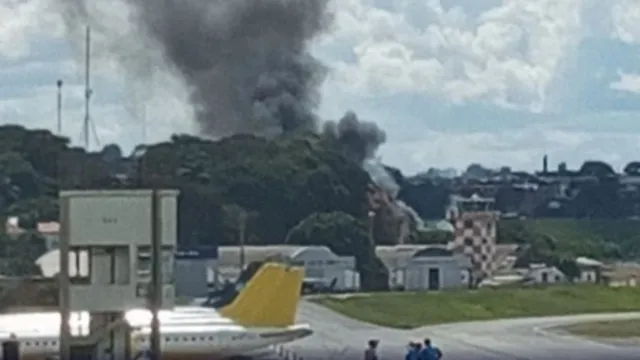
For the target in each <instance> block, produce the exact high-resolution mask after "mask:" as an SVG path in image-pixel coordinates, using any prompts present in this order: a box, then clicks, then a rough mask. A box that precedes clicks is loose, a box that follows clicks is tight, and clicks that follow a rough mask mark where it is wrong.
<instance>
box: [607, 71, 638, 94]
mask: <svg viewBox="0 0 640 360" xmlns="http://www.w3.org/2000/svg"><path fill="white" fill-rule="evenodd" d="M611 88H612V89H615V90H621V91H629V92H632V93H637V94H640V74H626V73H620V79H619V80H618V81H616V82H613V83H611Z"/></svg>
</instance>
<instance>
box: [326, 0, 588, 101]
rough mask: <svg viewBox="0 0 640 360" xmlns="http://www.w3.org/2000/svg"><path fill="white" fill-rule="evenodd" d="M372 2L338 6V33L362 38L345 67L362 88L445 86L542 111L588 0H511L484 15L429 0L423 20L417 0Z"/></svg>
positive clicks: (427, 89) (440, 89)
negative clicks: (388, 6) (384, 5)
mask: <svg viewBox="0 0 640 360" xmlns="http://www.w3.org/2000/svg"><path fill="white" fill-rule="evenodd" d="M365 3H366V1H362V2H359V3H357V2H355V1H351V2H350V6H345V7H339V8H338V16H337V28H338V34H337V35H335V36H334V37H333V38H332V41H333V42H338V41H351V42H355V43H356V44H357V45H356V46H355V47H354V52H355V55H356V61H354V62H352V63H349V64H343V66H341V67H339V71H342V72H346V73H348V74H350V75H348V76H344V75H343V76H342V77H341V79H343V81H344V79H345V78H346V79H347V81H348V82H349V83H351V84H355V85H356V86H354V87H353V90H354V91H357V92H373V93H379V92H381V91H384V92H386V93H393V92H406V91H414V92H422V93H425V94H433V93H437V94H439V95H442V96H445V97H446V98H448V99H450V100H452V101H455V102H464V101H467V100H474V99H484V100H487V101H490V102H493V103H495V104H498V105H502V106H507V107H512V108H525V109H529V110H535V111H541V110H542V109H543V108H544V105H545V96H546V90H547V87H548V86H549V85H550V84H551V82H552V80H553V77H554V74H555V71H556V69H557V67H558V65H559V63H560V62H561V61H562V59H563V57H564V56H565V55H566V54H567V51H570V50H571V49H572V48H573V47H575V46H576V45H577V42H578V40H579V39H580V36H579V35H580V16H579V13H580V11H581V6H582V1H580V0H538V1H527V2H524V1H504V2H503V4H502V5H501V6H499V7H496V8H493V9H491V10H489V11H486V12H484V13H482V14H480V15H479V16H478V17H477V18H470V17H469V16H468V15H467V14H466V13H465V12H464V8H462V7H454V8H451V9H448V10H445V9H443V8H442V6H440V4H439V2H438V1H423V2H422V4H423V6H426V8H424V9H423V12H424V13H425V15H428V16H426V17H425V18H424V20H423V21H422V22H420V21H417V20H415V19H414V18H415V14H413V13H412V11H414V10H415V8H414V7H413V6H409V5H414V4H415V3H416V2H415V1H396V2H394V4H397V5H398V6H397V7H395V8H394V9H393V10H383V9H376V8H372V7H367V6H366V5H364V4H365ZM409 19H414V20H409ZM354 38H356V39H359V40H355V41H354V40H353V39H354ZM417 74H420V75H419V76H416V75H417Z"/></svg>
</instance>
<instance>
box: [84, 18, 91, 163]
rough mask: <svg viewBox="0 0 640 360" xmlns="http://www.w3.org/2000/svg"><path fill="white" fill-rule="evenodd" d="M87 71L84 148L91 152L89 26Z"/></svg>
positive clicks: (85, 79)
mask: <svg viewBox="0 0 640 360" xmlns="http://www.w3.org/2000/svg"><path fill="white" fill-rule="evenodd" d="M85 41H86V43H85V50H86V53H85V69H84V126H83V129H82V130H83V136H84V146H85V149H86V150H87V151H88V150H89V145H90V144H89V140H90V139H89V133H90V131H91V129H90V128H89V127H90V126H91V117H90V112H91V110H90V108H89V100H90V99H91V93H92V90H91V84H90V76H91V73H90V71H91V70H90V69H91V27H89V26H87V35H86V39H85Z"/></svg>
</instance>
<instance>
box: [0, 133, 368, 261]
mask: <svg viewBox="0 0 640 360" xmlns="http://www.w3.org/2000/svg"><path fill="white" fill-rule="evenodd" d="M329 141H330V140H328V139H324V138H321V137H320V136H317V135H314V134H298V135H295V136H286V137H284V136H283V137H280V138H277V139H273V140H266V139H264V138H260V137H255V136H251V135H237V136H232V137H229V138H226V139H222V140H220V141H209V140H203V139H200V138H197V137H193V136H188V135H175V136H173V137H172V138H171V139H170V140H169V141H166V142H163V143H159V144H154V145H150V146H142V147H139V148H138V149H137V150H140V151H137V156H136V157H131V158H122V159H114V158H113V156H106V154H107V153H108V154H112V153H114V152H113V151H106V150H105V151H102V152H99V153H87V152H86V151H84V150H83V149H79V148H70V147H69V146H68V140H67V139H64V138H60V137H57V136H55V135H53V134H51V133H50V132H49V131H44V130H27V129H24V128H22V127H20V126H0V212H1V213H2V215H3V217H6V216H18V217H19V219H20V223H21V225H22V226H23V227H25V228H28V229H32V228H34V227H35V226H36V224H37V223H38V222H41V221H51V220H55V219H57V217H58V205H57V199H56V197H57V191H58V189H59V188H62V189H95V188H138V187H150V186H156V187H170V188H177V189H179V190H180V192H181V195H180V197H179V199H178V202H179V205H178V206H179V223H180V226H179V228H180V234H179V235H180V236H179V242H180V243H181V245H216V244H217V245H222V244H237V242H238V232H239V229H240V227H241V225H240V222H239V218H238V216H239V215H238V214H239V213H238V211H237V209H242V211H243V212H245V213H246V222H244V224H245V225H246V226H245V229H246V239H247V242H248V243H250V244H260V245H263V244H281V243H283V242H284V241H285V237H286V236H287V233H288V232H289V230H290V229H291V228H292V227H294V226H295V225H296V224H298V223H300V222H301V221H302V220H303V219H305V218H306V217H308V216H309V215H311V214H314V213H323V212H336V211H337V212H341V213H344V214H349V216H351V217H352V218H355V219H363V218H366V213H367V201H366V200H367V198H366V196H367V195H366V194H367V185H368V182H369V181H370V180H369V176H368V175H367V173H366V172H365V171H364V170H362V169H361V167H360V166H359V164H355V163H353V162H351V161H350V160H348V159H347V158H346V157H345V156H344V154H343V153H342V152H340V151H338V150H336V149H338V147H335V146H333V145H334V144H331V143H329ZM116 150H117V149H116ZM116 153H117V152H116ZM116 157H117V156H116ZM367 246H368V245H367ZM369 251H372V249H369Z"/></svg>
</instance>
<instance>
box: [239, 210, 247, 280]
mask: <svg viewBox="0 0 640 360" xmlns="http://www.w3.org/2000/svg"><path fill="white" fill-rule="evenodd" d="M246 229H247V212H246V211H245V210H244V209H240V212H239V213H238V244H239V245H240V264H239V265H240V273H242V271H243V270H244V263H245V253H244V243H245V241H244V240H245V233H246Z"/></svg>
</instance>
